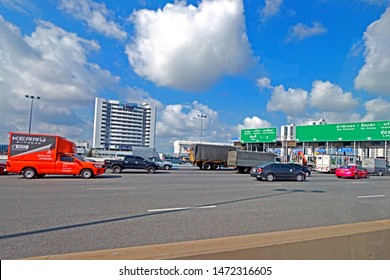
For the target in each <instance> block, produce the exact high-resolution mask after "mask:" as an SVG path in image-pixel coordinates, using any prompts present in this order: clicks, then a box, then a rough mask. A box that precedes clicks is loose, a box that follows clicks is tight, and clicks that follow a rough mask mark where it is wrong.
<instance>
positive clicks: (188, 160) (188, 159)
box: [181, 157, 190, 163]
mask: <svg viewBox="0 0 390 280" xmlns="http://www.w3.org/2000/svg"><path fill="white" fill-rule="evenodd" d="M181 160H182V161H183V163H187V162H190V158H189V157H182V158H181Z"/></svg>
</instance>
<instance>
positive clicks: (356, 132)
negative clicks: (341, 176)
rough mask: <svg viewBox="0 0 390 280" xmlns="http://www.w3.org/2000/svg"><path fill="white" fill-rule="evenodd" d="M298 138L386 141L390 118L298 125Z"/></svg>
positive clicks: (314, 140)
mask: <svg viewBox="0 0 390 280" xmlns="http://www.w3.org/2000/svg"><path fill="white" fill-rule="evenodd" d="M296 140H297V142H318V141H333V142H336V141H386V140H390V120H388V121H379V122H358V123H338V124H322V125H305V126H297V127H296Z"/></svg>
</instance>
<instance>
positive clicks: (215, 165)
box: [213, 163, 221, 170]
mask: <svg viewBox="0 0 390 280" xmlns="http://www.w3.org/2000/svg"><path fill="white" fill-rule="evenodd" d="M213 169H215V170H220V169H221V166H220V165H219V164H217V163H215V164H213Z"/></svg>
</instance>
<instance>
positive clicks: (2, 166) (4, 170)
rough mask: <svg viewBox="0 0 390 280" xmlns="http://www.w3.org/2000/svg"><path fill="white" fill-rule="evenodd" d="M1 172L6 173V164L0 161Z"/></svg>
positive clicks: (0, 173)
mask: <svg viewBox="0 0 390 280" xmlns="http://www.w3.org/2000/svg"><path fill="white" fill-rule="evenodd" d="M2 174H8V172H7V166H6V164H5V163H0V175H2Z"/></svg>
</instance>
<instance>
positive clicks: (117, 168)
mask: <svg viewBox="0 0 390 280" xmlns="http://www.w3.org/2000/svg"><path fill="white" fill-rule="evenodd" d="M121 171H122V167H120V166H119V165H114V166H113V167H112V168H111V172H112V173H121Z"/></svg>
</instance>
